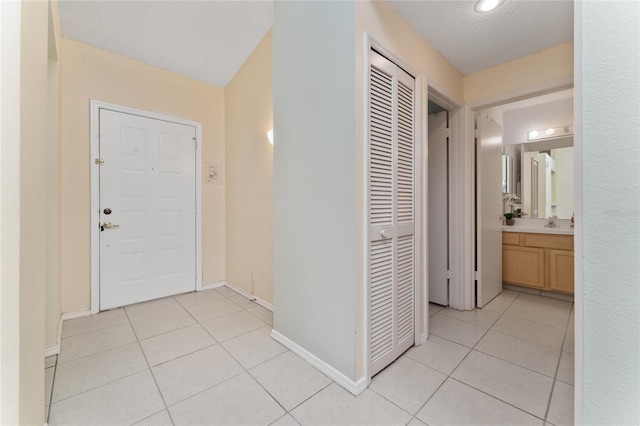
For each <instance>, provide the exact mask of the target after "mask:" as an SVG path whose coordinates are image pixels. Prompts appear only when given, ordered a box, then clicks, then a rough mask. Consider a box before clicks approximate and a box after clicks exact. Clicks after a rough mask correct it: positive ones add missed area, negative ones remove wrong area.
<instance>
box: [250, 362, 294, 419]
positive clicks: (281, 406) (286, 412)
mask: <svg viewBox="0 0 640 426" xmlns="http://www.w3.org/2000/svg"><path fill="white" fill-rule="evenodd" d="M285 353H286V352H285ZM275 358H276V357H274V358H272V359H275ZM245 371H246V373H247V374H248V375H249V377H251V380H253V381H254V382H256V383H257V384H258V386H260V387H261V388H262V390H263V391H265V392H266V393H267V395H269V396H270V397H271V399H273V400H274V401H275V402H276V404H278V405H279V406H280V408H282V409H283V410H284V412H285V414H288V413H289V410H287V409H286V408H285V406H284V405H282V404H281V403H280V401H278V398H276V397H275V396H273V395H272V394H271V392H269V390H268V389H267V388H265V387H264V386H263V385H262V383H260V381H259V380H258V379H256V378H255V377H254V375H253V374H251V371H249V370H245ZM276 420H277V419H276ZM274 421H275V420H274ZM272 423H273V422H272Z"/></svg>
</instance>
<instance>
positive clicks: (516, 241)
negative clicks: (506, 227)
mask: <svg viewBox="0 0 640 426" xmlns="http://www.w3.org/2000/svg"><path fill="white" fill-rule="evenodd" d="M502 244H506V245H510V246H518V245H520V234H518V233H517V232H503V233H502Z"/></svg>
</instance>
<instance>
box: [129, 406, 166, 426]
mask: <svg viewBox="0 0 640 426" xmlns="http://www.w3.org/2000/svg"><path fill="white" fill-rule="evenodd" d="M163 411H166V412H167V414H168V415H169V419H170V420H171V424H173V425H174V426H175V422H174V421H173V419H172V418H171V414H170V413H169V409H168V408H166V407H165V408H163V409H162V410H159V411H156V412H155V413H153V414H151V415H150V416H147V417H145V418H144V419H140V420H137V421H136V422H135V423H131V424H130V426H135V425H137V424H138V423H140V422H142V421H144V420H147V419H150V418H151V417H153V416H155V415H158V414H160V413H162V412H163Z"/></svg>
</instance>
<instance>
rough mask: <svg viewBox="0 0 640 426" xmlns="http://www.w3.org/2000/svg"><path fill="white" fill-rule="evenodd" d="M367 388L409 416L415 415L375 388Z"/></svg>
mask: <svg viewBox="0 0 640 426" xmlns="http://www.w3.org/2000/svg"><path fill="white" fill-rule="evenodd" d="M445 380H446V379H445ZM438 388H440V387H439V386H438ZM368 390H370V391H371V392H373V393H375V394H376V395H378V396H379V397H380V398H382V399H384V400H385V401H387V402H388V403H390V404H392V405H395V406H396V407H397V408H399V409H400V410H402V411H404V412H405V413H407V414H408V415H409V416H411V417H413V416H415V414H412V413H411V411H409V410H407V409H406V408H403V407H401V406H399V405H398V404H397V403H396V402H393V401H392V400H390V399H389V398H387V397H386V396H384V395H382V394H381V393H380V392H378V391H376V390H374V389H371V387H369V388H368ZM433 393H435V392H433ZM431 396H433V394H432V395H431ZM431 396H429V398H430V397H431ZM421 408H422V406H421ZM418 411H420V409H418ZM416 413H417V411H416Z"/></svg>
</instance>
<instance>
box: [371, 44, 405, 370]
mask: <svg viewBox="0 0 640 426" xmlns="http://www.w3.org/2000/svg"><path fill="white" fill-rule="evenodd" d="M370 58H371V59H370V60H371V62H370V69H369V72H370V77H369V227H370V228H369V229H370V236H371V239H370V243H369V318H370V324H369V333H370V357H371V375H372V376H373V375H374V374H376V373H377V372H379V371H380V370H382V369H383V368H384V367H386V366H387V365H389V364H390V363H391V362H393V361H394V360H395V359H396V358H397V357H399V356H400V355H401V354H402V353H403V352H404V351H405V350H407V349H408V348H409V347H411V346H413V344H414V342H415V337H414V281H415V255H414V253H415V247H414V246H415V241H414V216H415V215H414V181H415V176H414V174H415V173H414V160H415V159H414V84H415V81H414V79H413V77H411V76H410V75H409V74H407V73H406V72H404V71H403V70H402V69H401V68H400V67H398V66H397V65H395V64H394V63H393V62H391V61H389V60H387V59H386V58H384V57H383V56H381V55H379V54H378V53H376V52H374V51H371V52H370Z"/></svg>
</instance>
